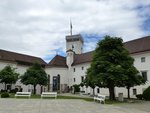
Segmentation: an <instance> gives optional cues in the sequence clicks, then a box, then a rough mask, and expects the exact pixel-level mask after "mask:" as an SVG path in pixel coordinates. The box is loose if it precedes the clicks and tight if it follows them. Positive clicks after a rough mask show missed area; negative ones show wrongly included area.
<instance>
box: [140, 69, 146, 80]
mask: <svg viewBox="0 0 150 113" xmlns="http://www.w3.org/2000/svg"><path fill="white" fill-rule="evenodd" d="M141 74H142V77H143V78H144V80H145V81H147V71H142V72H141Z"/></svg>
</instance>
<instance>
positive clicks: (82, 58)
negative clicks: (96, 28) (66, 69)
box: [72, 36, 150, 65]
mask: <svg viewBox="0 0 150 113" xmlns="http://www.w3.org/2000/svg"><path fill="white" fill-rule="evenodd" d="M124 47H125V48H126V49H127V50H128V51H129V53H130V54H134V53H140V52H146V51H150V36H146V37H143V38H139V39H136V40H132V41H128V42H125V43H124ZM93 53H94V51H91V52H87V53H83V54H78V55H75V57H74V62H73V64H72V65H77V64H82V63H87V62H91V61H92V55H93Z"/></svg>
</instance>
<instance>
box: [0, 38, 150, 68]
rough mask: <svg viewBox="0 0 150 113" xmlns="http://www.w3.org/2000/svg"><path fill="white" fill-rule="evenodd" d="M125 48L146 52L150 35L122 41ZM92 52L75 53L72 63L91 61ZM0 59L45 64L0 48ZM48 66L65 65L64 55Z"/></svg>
mask: <svg viewBox="0 0 150 113" xmlns="http://www.w3.org/2000/svg"><path fill="white" fill-rule="evenodd" d="M124 46H125V48H126V49H127V50H128V51H129V53H130V54H134V53H140V52H147V51H150V36H147V37H143V38H139V39H136V40H132V41H128V42H125V43H124ZM93 52H94V51H91V52H87V53H83V54H75V56H74V62H73V64H72V65H78V64H82V63H87V62H91V61H92V56H93ZM0 60H8V61H15V62H25V63H30V64H32V63H39V64H42V65H47V64H46V63H45V62H44V61H43V60H42V59H41V58H38V57H33V56H29V55H23V54H19V53H14V52H10V51H5V50H1V49H0ZM47 66H48V67H66V68H67V64H66V57H63V56H60V55H56V56H55V57H54V58H53V59H52V60H51V61H50V62H49V63H48V65H47Z"/></svg>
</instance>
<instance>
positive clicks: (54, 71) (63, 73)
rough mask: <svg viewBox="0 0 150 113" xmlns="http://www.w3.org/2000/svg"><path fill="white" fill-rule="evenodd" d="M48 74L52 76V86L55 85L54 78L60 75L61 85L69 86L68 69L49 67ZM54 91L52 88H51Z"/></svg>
mask: <svg viewBox="0 0 150 113" xmlns="http://www.w3.org/2000/svg"><path fill="white" fill-rule="evenodd" d="M45 71H46V73H47V74H48V75H50V84H53V76H58V75H60V84H68V68H58V67H52V68H50V67H47V68H46V69H45ZM50 89H51V91H52V86H51V88H50Z"/></svg>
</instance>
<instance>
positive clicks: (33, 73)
mask: <svg viewBox="0 0 150 113" xmlns="http://www.w3.org/2000/svg"><path fill="white" fill-rule="evenodd" d="M21 82H22V83H23V84H25V85H29V84H31V85H33V87H34V94H36V86H37V84H39V85H47V82H48V77H47V74H46V72H45V71H44V69H43V68H42V67H41V65H40V64H37V63H35V64H33V66H32V67H30V68H28V69H27V71H26V72H25V73H24V75H23V76H21Z"/></svg>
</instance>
